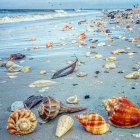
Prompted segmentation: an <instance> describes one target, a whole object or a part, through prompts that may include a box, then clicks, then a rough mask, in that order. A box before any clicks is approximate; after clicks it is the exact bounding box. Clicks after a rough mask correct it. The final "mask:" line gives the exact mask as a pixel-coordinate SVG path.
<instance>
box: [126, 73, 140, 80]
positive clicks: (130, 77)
mask: <svg viewBox="0 0 140 140" xmlns="http://www.w3.org/2000/svg"><path fill="white" fill-rule="evenodd" d="M139 77H140V72H139V71H135V72H132V73H129V74H128V75H126V76H125V78H126V79H138V78H139Z"/></svg>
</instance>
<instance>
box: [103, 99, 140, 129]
mask: <svg viewBox="0 0 140 140" xmlns="http://www.w3.org/2000/svg"><path fill="white" fill-rule="evenodd" d="M104 106H105V108H106V110H107V112H108V116H109V121H110V123H111V124H112V125H114V126H116V127H122V128H132V127H136V126H138V125H140V109H139V108H138V107H137V106H136V105H135V104H134V103H132V102H131V101H130V100H128V99H127V97H119V98H116V97H113V98H112V99H108V100H106V101H104Z"/></svg>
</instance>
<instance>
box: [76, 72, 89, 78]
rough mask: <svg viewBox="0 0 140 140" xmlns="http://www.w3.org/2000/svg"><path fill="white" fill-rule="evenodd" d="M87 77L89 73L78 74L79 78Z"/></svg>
mask: <svg viewBox="0 0 140 140" xmlns="http://www.w3.org/2000/svg"><path fill="white" fill-rule="evenodd" d="M85 76H87V73H86V72H79V73H78V74H77V77H85Z"/></svg>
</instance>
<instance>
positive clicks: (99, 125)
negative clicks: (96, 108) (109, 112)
mask: <svg viewBox="0 0 140 140" xmlns="http://www.w3.org/2000/svg"><path fill="white" fill-rule="evenodd" d="M75 117H76V118H77V120H78V121H79V122H80V123H81V124H82V126H83V127H84V128H85V129H86V130H87V131H88V132H90V133H92V134H95V135H102V134H104V133H106V132H107V131H109V128H110V126H109V124H107V123H106V121H105V120H104V118H103V117H102V116H100V115H98V114H95V113H90V114H82V115H76V116H75Z"/></svg>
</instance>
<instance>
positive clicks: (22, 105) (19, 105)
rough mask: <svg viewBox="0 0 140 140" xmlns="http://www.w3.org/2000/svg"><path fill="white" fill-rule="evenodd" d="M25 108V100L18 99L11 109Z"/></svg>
mask: <svg viewBox="0 0 140 140" xmlns="http://www.w3.org/2000/svg"><path fill="white" fill-rule="evenodd" d="M23 108H24V103H23V101H16V102H14V103H12V105H11V111H13V112H14V111H17V110H19V109H23Z"/></svg>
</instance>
